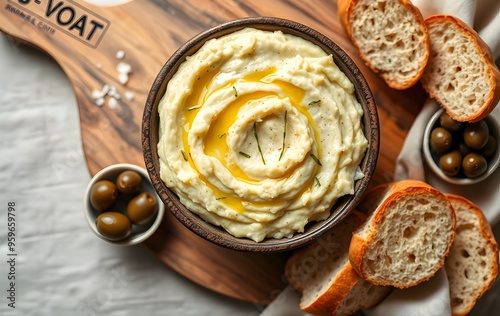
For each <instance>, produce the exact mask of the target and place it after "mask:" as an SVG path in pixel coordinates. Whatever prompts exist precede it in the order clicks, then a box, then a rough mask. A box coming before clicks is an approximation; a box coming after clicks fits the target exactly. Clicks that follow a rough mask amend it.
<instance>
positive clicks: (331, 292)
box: [300, 263, 359, 315]
mask: <svg viewBox="0 0 500 316" xmlns="http://www.w3.org/2000/svg"><path fill="white" fill-rule="evenodd" d="M357 282H359V276H358V275H357V274H356V271H354V269H353V268H352V266H351V265H350V264H349V263H348V264H347V265H346V266H345V267H344V268H343V269H342V271H340V273H339V274H338V275H337V277H336V278H335V281H334V282H333V283H332V284H334V285H335V286H331V287H330V288H329V289H328V290H326V291H325V292H324V293H323V294H322V295H320V296H319V297H318V298H317V299H316V300H315V301H314V302H313V303H312V304H310V305H308V306H303V305H301V306H300V309H302V310H303V311H304V312H306V313H309V314H313V315H336V314H337V312H336V311H337V308H338V306H339V305H340V303H341V302H342V300H343V299H344V298H345V296H346V295H347V293H349V292H350V291H351V290H352V288H353V287H354V286H355V285H356V283H357Z"/></svg>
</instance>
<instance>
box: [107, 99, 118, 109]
mask: <svg viewBox="0 0 500 316" xmlns="http://www.w3.org/2000/svg"><path fill="white" fill-rule="evenodd" d="M108 106H109V108H111V109H116V108H117V107H118V101H117V100H116V99H115V98H113V97H111V98H109V99H108Z"/></svg>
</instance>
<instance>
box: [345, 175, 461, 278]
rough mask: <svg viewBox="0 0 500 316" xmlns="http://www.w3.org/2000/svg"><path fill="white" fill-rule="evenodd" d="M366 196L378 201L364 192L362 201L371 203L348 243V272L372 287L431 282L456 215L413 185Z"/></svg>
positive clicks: (428, 190) (430, 191)
mask: <svg viewBox="0 0 500 316" xmlns="http://www.w3.org/2000/svg"><path fill="white" fill-rule="evenodd" d="M370 192H373V193H372V194H377V195H378V196H377V197H376V198H373V197H371V196H370V193H368V195H367V197H366V199H367V200H372V201H376V202H375V203H374V204H372V205H371V209H370V206H369V204H365V206H363V208H365V209H368V214H370V215H369V217H368V219H367V221H366V222H365V223H364V224H363V225H362V226H361V227H360V228H359V229H357V230H356V231H355V232H354V234H353V237H352V239H351V244H350V247H349V259H350V261H351V264H352V266H353V268H354V269H355V270H356V272H357V273H358V274H359V276H360V277H362V278H363V279H365V280H367V281H369V282H371V283H374V284H377V285H390V286H394V287H397V288H408V287H411V286H415V285H417V284H419V283H420V282H423V281H426V280H428V279H429V278H431V277H432V276H433V275H434V274H435V273H436V271H438V270H439V269H440V268H441V267H442V266H443V265H444V259H445V257H446V256H447V254H448V252H449V250H450V247H451V244H452V242H453V238H454V236H455V213H454V211H453V208H452V207H451V204H450V202H449V201H448V199H447V198H446V197H445V196H444V194H442V193H441V192H439V191H438V190H436V189H435V188H433V187H431V186H430V185H428V184H426V183H424V182H421V181H416V180H401V181H397V182H393V183H391V184H389V185H388V186H386V187H385V189H384V190H380V189H378V188H375V189H373V190H372V191H370ZM364 203H368V202H364ZM364 203H362V204H364ZM367 205H368V206H367Z"/></svg>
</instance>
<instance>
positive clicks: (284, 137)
mask: <svg viewBox="0 0 500 316" xmlns="http://www.w3.org/2000/svg"><path fill="white" fill-rule="evenodd" d="M287 112H288V111H285V117H284V118H283V121H284V123H283V125H284V127H283V145H282V146H281V153H280V158H279V159H278V160H281V157H283V153H284V152H285V145H286V114H287Z"/></svg>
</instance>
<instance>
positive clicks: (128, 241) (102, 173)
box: [83, 163, 165, 246]
mask: <svg viewBox="0 0 500 316" xmlns="http://www.w3.org/2000/svg"><path fill="white" fill-rule="evenodd" d="M126 170H133V171H136V172H137V173H139V174H140V175H141V178H143V180H145V181H147V182H148V184H146V185H148V186H151V188H152V189H153V190H152V191H156V190H155V189H154V187H153V184H152V183H151V179H150V178H149V175H148V173H147V171H146V169H144V168H142V167H139V166H137V165H133V164H129V163H118V164H113V165H109V166H107V167H104V168H103V169H101V170H99V171H98V172H97V173H96V174H95V175H94V176H93V177H92V179H90V181H89V183H88V184H87V187H86V189H85V195H84V205H83V207H84V213H85V219H86V220H87V224H88V225H89V227H90V228H91V230H92V231H93V232H94V234H96V235H97V236H98V237H99V238H101V239H102V240H104V241H106V242H108V243H111V244H113V245H122V246H132V245H136V244H139V243H142V242H143V241H145V240H146V239H148V238H149V237H151V235H153V234H154V232H155V231H156V230H157V229H158V227H159V226H160V224H161V222H162V220H163V217H164V215H165V205H164V204H163V201H162V200H161V199H160V197H159V196H158V195H157V194H156V192H154V193H155V194H154V196H155V199H156V201H157V203H158V212H157V214H156V218H155V220H154V221H153V222H152V223H151V224H149V225H150V226H149V227H148V228H147V229H146V230H144V231H142V232H139V233H137V235H135V236H134V235H130V236H129V237H127V238H125V239H122V240H110V239H108V238H106V237H104V236H103V235H102V234H101V233H99V232H98V231H97V227H96V225H95V218H92V213H94V212H96V211H95V210H93V208H92V206H91V205H90V202H89V199H90V190H91V189H92V186H93V185H94V184H95V183H96V182H97V181H99V180H104V179H108V178H107V177H106V175H107V174H108V173H110V172H115V173H117V174H119V173H120V172H122V171H126ZM96 218H97V216H96Z"/></svg>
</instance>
